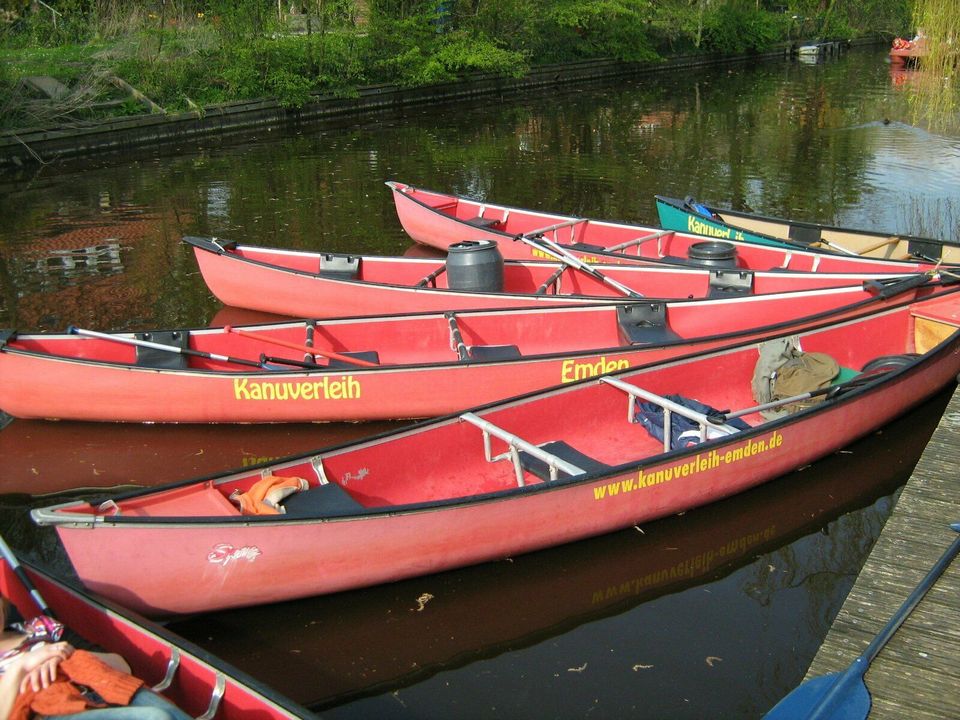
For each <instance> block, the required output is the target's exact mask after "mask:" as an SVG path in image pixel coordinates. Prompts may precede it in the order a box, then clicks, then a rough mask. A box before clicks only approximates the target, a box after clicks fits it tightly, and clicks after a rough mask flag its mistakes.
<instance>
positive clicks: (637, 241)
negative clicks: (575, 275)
mask: <svg viewBox="0 0 960 720" xmlns="http://www.w3.org/2000/svg"><path fill="white" fill-rule="evenodd" d="M673 234H674V231H673V230H658V231H657V232H655V233H651V234H650V235H644V236H642V237H638V238H634V239H633V240H627V241H626V242H622V243H620V244H619V245H611V246H610V247H608V248H606V250H607V252H618V251H620V250H625V249H626V248H628V247H633V246H634V245H637V246H640V245H643V244H644V243H648V242H650V241H651V240H659V239H660V238H662V237H666V236H667V235H673Z"/></svg>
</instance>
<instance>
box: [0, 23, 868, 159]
mask: <svg viewBox="0 0 960 720" xmlns="http://www.w3.org/2000/svg"><path fill="white" fill-rule="evenodd" d="M872 42H873V41H861V42H860V43H859V44H872ZM847 45H848V43H846V42H844V43H835V44H831V45H830V46H828V47H825V48H824V49H823V52H824V53H833V52H840V51H841V50H842V49H843V48H845V47H846V46H847ZM798 47H799V43H784V44H781V45H778V46H776V47H775V48H772V49H771V50H769V51H767V52H764V53H759V54H749V55H730V56H722V55H690V56H677V57H673V58H670V59H667V60H664V61H661V62H655V63H653V62H642V63H641V62H635V63H628V62H622V61H616V60H585V61H582V62H575V63H561V64H554V65H543V66H540V67H536V68H533V69H532V70H531V71H530V72H528V73H526V74H525V75H523V76H522V77H519V78H514V77H508V76H503V75H495V74H477V75H472V76H470V77H468V78H467V79H464V80H460V81H456V82H445V83H438V84H433V85H425V86H422V87H415V88H409V87H401V86H398V85H391V84H379V85H368V86H365V87H361V88H359V90H358V93H357V96H356V97H349V98H344V97H338V96H334V95H323V94H317V95H314V96H312V99H311V101H310V102H307V103H305V104H304V105H303V106H301V107H287V106H285V105H283V104H282V103H281V102H279V101H277V100H274V99H270V98H264V99H258V100H252V101H241V102H232V103H223V104H217V105H210V106H207V107H204V108H202V109H198V110H194V111H190V112H182V113H164V112H151V113H147V114H141V115H135V116H127V117H118V118H110V119H106V120H102V121H97V122H89V123H83V124H78V123H71V124H69V125H63V126H48V127H38V128H34V129H28V130H18V131H8V132H4V133H0V172H2V171H5V170H8V171H9V170H16V169H17V168H21V167H25V166H30V165H45V164H48V163H51V162H55V161H57V160H59V159H62V158H68V157H75V156H81V155H85V154H95V153H108V152H119V151H124V150H128V149H131V148H134V147H140V146H147V145H155V144H161V143H170V142H181V141H184V140H192V139H197V138H201V137H204V136H211V135H224V134H229V133H233V132H242V131H249V130H251V129H257V128H270V127H279V126H283V125H286V124H290V123H299V122H304V121H315V120H334V119H339V118H344V117H351V116H361V115H367V114H371V113H377V112H382V111H387V110H396V109H399V108H406V107H413V106H418V105H424V104H435V103H444V102H454V101H458V100H463V99H466V98H471V97H480V96H483V97H491V98H497V99H502V98H506V97H509V96H511V95H516V94H518V93H523V92H527V91H531V90H543V89H546V88H551V87H560V86H564V85H570V84H575V83H580V82H587V81H593V80H603V79H607V78H611V77H629V76H634V77H635V76H638V75H644V74H650V73H661V74H662V73H670V72H678V71H681V70H683V69H684V68H690V67H697V66H708V65H738V64H743V63H746V62H755V61H756V60H758V59H761V58H776V57H785V56H790V55H791V54H794V53H796V52H797V50H798Z"/></svg>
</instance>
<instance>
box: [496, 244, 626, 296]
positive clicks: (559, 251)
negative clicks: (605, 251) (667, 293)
mask: <svg viewBox="0 0 960 720" xmlns="http://www.w3.org/2000/svg"><path fill="white" fill-rule="evenodd" d="M513 239H514V240H519V241H520V242H522V243H525V244H527V245H529V246H530V247H535V248H537V249H538V250H544V251H546V252H548V253H550V254H551V255H553V256H554V257H555V258H557V259H558V260H560V261H561V262H564V263H566V264H567V265H569V266H570V267H572V268H573V269H574V270H579V271H581V272H585V273H586V274H587V275H591V276H593V277H595V278H596V279H597V280H599V281H600V282H603V283H606V284H607V285H609V286H610V287H612V288H615V289H616V290H619V291H620V292H622V293H623V294H624V295H626V296H627V297H638V298H642V297H643V295H641V294H640V293H638V292H637V291H636V290H631V289H630V288H628V287H627V286H626V285H624V284H623V283H621V282H619V281H617V280H614V279H613V278H612V277H608V276H607V275H604V274H603V273H602V272H600V271H599V270H597V269H596V268H595V267H593V266H591V265H589V264H588V263H585V262H583V260H581V259H580V258H578V257H576V256H575V255H572V254H570V253H569V252H567V251H566V250H564V249H563V248H562V247H560V246H559V245H558V244H557V243H555V242H553V241H552V240H547V239H546V238H545V237H543V236H540V237H537V238H533V237H529V236H527V235H515V236H514V238H513Z"/></svg>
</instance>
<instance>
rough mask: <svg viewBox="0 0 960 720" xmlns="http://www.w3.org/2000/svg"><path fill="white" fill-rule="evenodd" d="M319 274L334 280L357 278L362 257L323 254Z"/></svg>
mask: <svg viewBox="0 0 960 720" xmlns="http://www.w3.org/2000/svg"><path fill="white" fill-rule="evenodd" d="M317 275H319V276H320V277H328V278H332V279H334V280H356V279H357V277H359V275H360V258H359V257H358V256H356V255H332V254H329V253H327V254H323V255H321V256H320V270H319V271H318V272H317Z"/></svg>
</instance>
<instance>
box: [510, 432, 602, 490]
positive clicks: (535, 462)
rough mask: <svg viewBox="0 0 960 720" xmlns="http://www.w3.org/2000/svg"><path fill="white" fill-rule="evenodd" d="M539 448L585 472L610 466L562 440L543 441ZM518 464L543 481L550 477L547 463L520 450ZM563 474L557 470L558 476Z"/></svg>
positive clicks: (597, 470)
mask: <svg viewBox="0 0 960 720" xmlns="http://www.w3.org/2000/svg"><path fill="white" fill-rule="evenodd" d="M540 448H541V449H542V450H543V451H544V452H548V453H550V454H551V455H556V456H557V457H558V458H560V459H561V460H566V461H567V462H568V463H571V464H573V465H576V466H577V467H578V468H580V469H581V470H583V471H584V472H586V473H593V472H599V471H602V470H605V469H607V468H609V467H610V466H609V465H607V464H606V463H602V462H600V461H599V460H594V459H593V458H592V457H590V456H589V455H584V454H583V453H582V452H580V451H579V450H577V449H576V448H575V447H573V446H572V445H569V444H568V443H566V442H564V441H563V440H554V441H553V442H548V443H544V444H543V445H541V446H540ZM520 466H521V467H523V469H524V470H526V471H527V472H529V473H531V474H532V475H536V476H537V477H538V478H540V479H541V480H543V481H544V482H547V481H548V480H549V479H550V466H549V465H547V463H545V462H544V461H543V460H540V459H539V458H535V457H533V456H532V455H530V454H529V453H526V452H524V451H522V450H521V451H520ZM565 475H566V473H564V472H563V471H560V472H559V476H565Z"/></svg>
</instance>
